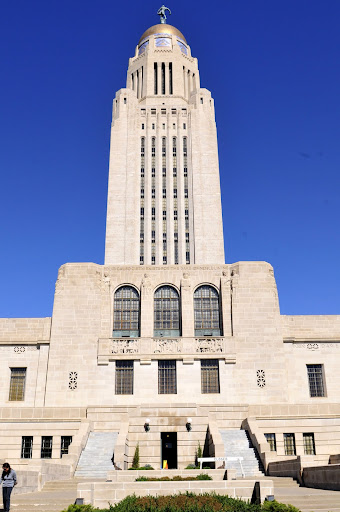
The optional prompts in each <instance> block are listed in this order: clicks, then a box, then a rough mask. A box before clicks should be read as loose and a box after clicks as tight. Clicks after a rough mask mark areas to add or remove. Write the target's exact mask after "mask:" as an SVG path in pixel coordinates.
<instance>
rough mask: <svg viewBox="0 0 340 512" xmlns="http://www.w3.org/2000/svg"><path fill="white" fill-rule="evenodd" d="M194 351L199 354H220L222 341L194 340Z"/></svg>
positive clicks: (217, 339) (209, 339)
mask: <svg viewBox="0 0 340 512" xmlns="http://www.w3.org/2000/svg"><path fill="white" fill-rule="evenodd" d="M195 345H196V346H195V351H196V352H200V353H207V352H208V353H211V354H214V353H221V352H224V350H223V339H221V338H196V339H195Z"/></svg>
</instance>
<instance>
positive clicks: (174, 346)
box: [154, 338, 182, 354]
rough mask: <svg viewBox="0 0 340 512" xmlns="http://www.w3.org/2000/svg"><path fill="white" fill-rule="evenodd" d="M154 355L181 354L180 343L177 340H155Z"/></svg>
mask: <svg viewBox="0 0 340 512" xmlns="http://www.w3.org/2000/svg"><path fill="white" fill-rule="evenodd" d="M155 345H156V346H155V349H154V354H175V353H179V352H182V343H181V341H180V340H178V339H162V338H160V339H157V340H155Z"/></svg>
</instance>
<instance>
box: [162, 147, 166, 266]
mask: <svg viewBox="0 0 340 512" xmlns="http://www.w3.org/2000/svg"><path fill="white" fill-rule="evenodd" d="M162 198H163V205H162V206H163V210H166V137H162ZM166 263H167V226H166V222H163V265H166Z"/></svg>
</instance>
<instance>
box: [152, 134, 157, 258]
mask: <svg viewBox="0 0 340 512" xmlns="http://www.w3.org/2000/svg"><path fill="white" fill-rule="evenodd" d="M153 190H155V194H154V197H152V195H153V194H152V191H153ZM153 233H154V235H153ZM155 233H156V137H152V138H151V265H155V263H156V238H155Z"/></svg>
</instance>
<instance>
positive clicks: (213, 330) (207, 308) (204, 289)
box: [194, 284, 221, 336]
mask: <svg viewBox="0 0 340 512" xmlns="http://www.w3.org/2000/svg"><path fill="white" fill-rule="evenodd" d="M194 314H195V336H221V321H220V300H219V294H218V291H217V290H216V288H214V287H213V286H209V285H206V284H205V285H203V286H200V287H199V288H197V290H195V293H194Z"/></svg>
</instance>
